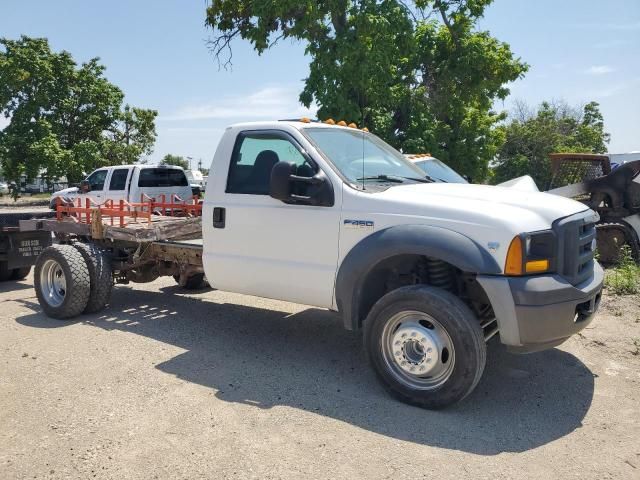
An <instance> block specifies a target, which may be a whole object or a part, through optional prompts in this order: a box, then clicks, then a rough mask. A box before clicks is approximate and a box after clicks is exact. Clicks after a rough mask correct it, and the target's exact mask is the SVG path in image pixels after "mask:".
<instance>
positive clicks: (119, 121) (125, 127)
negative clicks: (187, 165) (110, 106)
mask: <svg viewBox="0 0 640 480" xmlns="http://www.w3.org/2000/svg"><path fill="white" fill-rule="evenodd" d="M157 116H158V112H157V111H155V110H146V109H143V108H136V107H130V106H129V105H126V106H125V107H124V110H123V111H122V112H119V114H118V116H117V117H116V120H115V121H114V122H113V124H111V125H110V127H109V129H108V130H107V133H106V137H105V140H104V142H103V152H104V157H105V159H106V160H107V162H108V163H109V164H112V165H120V164H130V163H135V162H136V161H138V160H139V159H140V157H141V156H142V155H149V154H151V153H152V152H153V144H154V143H155V141H156V135H157V134H156V127H155V119H156V117H157Z"/></svg>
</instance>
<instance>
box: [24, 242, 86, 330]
mask: <svg viewBox="0 0 640 480" xmlns="http://www.w3.org/2000/svg"><path fill="white" fill-rule="evenodd" d="M34 284H35V289H36V296H37V297H38V302H40V306H41V307H42V309H43V310H44V313H45V314H47V316H49V317H52V318H57V319H61V320H62V319H68V318H73V317H76V316H78V315H80V314H81V313H82V312H83V310H84V309H85V307H86V306H87V302H88V301H89V294H90V293H91V281H90V278H89V267H88V266H87V262H85V260H84V258H83V257H82V255H81V254H80V252H79V251H78V250H77V249H76V248H75V247H73V246H71V245H52V246H50V247H47V248H45V249H44V250H43V252H42V253H41V254H40V256H38V260H37V261H36V268H35V271H34Z"/></svg>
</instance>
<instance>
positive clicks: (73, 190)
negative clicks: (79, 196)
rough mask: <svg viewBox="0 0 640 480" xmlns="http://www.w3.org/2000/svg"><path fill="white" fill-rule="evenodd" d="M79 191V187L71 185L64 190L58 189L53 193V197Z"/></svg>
mask: <svg viewBox="0 0 640 480" xmlns="http://www.w3.org/2000/svg"><path fill="white" fill-rule="evenodd" d="M75 193H78V187H69V188H64V189H62V190H58V191H57V192H54V193H52V194H51V196H52V197H64V196H66V195H72V194H75Z"/></svg>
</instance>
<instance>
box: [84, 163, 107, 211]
mask: <svg viewBox="0 0 640 480" xmlns="http://www.w3.org/2000/svg"><path fill="white" fill-rule="evenodd" d="M108 173H109V170H107V169H101V170H96V171H95V172H93V173H92V174H91V175H89V176H88V177H87V181H88V182H89V186H90V187H91V190H90V191H89V192H88V193H80V194H79V198H80V199H82V205H83V206H84V204H85V199H86V198H89V199H91V201H92V202H93V203H95V204H101V203H102V202H104V201H105V191H104V189H105V184H106V182H107V175H108Z"/></svg>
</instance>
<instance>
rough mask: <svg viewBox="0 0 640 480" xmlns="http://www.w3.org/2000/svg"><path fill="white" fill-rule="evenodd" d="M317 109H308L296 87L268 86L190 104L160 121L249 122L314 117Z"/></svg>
mask: <svg viewBox="0 0 640 480" xmlns="http://www.w3.org/2000/svg"><path fill="white" fill-rule="evenodd" d="M315 110H316V109H315V108H311V109H308V108H305V107H303V106H302V105H300V102H299V101H298V89H297V88H295V87H292V86H289V87H265V88H262V89H260V90H258V91H257V92H254V93H251V94H248V95H238V94H234V95H226V96H223V97H221V98H219V99H218V100H216V101H215V102H212V103H207V104H202V105H187V106H185V107H183V108H181V109H179V110H178V111H177V112H175V113H173V114H170V115H167V116H163V117H160V118H159V119H158V120H160V121H187V120H211V119H242V120H243V121H244V120H246V121H250V120H255V119H265V118H269V119H277V118H283V117H302V116H312V115H314V113H315Z"/></svg>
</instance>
